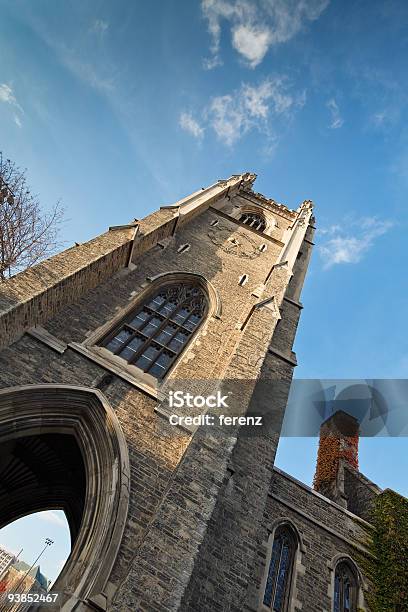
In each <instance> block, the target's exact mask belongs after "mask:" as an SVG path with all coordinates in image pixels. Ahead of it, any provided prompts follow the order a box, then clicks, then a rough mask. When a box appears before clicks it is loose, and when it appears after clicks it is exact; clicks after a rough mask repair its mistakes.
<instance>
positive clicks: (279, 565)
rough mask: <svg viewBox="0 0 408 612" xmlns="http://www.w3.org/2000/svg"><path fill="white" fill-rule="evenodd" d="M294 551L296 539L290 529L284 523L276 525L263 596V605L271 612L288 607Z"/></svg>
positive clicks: (278, 611)
mask: <svg viewBox="0 0 408 612" xmlns="http://www.w3.org/2000/svg"><path fill="white" fill-rule="evenodd" d="M295 552H296V540H295V536H294V534H293V533H292V530H291V529H290V528H289V527H287V526H286V525H284V526H281V527H278V528H277V529H276V532H275V537H274V540H273V545H272V554H271V560H270V563H269V569H268V576H267V579H266V586H265V592H264V598H263V604H264V606H267V607H268V608H269V609H270V610H272V611H273V612H284V611H286V610H287V609H288V602H289V594H290V583H291V580H292V573H293V562H294V558H295Z"/></svg>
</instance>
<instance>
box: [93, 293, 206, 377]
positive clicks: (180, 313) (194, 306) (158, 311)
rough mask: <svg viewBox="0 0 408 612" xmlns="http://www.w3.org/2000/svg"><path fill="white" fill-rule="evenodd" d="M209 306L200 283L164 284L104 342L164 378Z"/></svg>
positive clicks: (129, 361)
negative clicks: (198, 284) (199, 285)
mask: <svg viewBox="0 0 408 612" xmlns="http://www.w3.org/2000/svg"><path fill="white" fill-rule="evenodd" d="M206 310H207V299H206V296H205V294H204V292H203V291H202V289H201V288H200V287H198V286H197V285H193V284H190V283H183V284H178V285H168V286H165V287H161V288H160V290H159V291H158V293H157V294H155V295H153V296H151V297H150V298H149V299H148V300H147V301H146V302H145V303H144V304H143V305H141V306H139V308H138V309H136V310H134V311H133V312H132V313H131V314H130V315H129V316H128V317H127V318H126V320H125V321H123V322H122V324H121V325H120V327H118V328H116V330H114V331H113V332H111V333H110V334H109V335H108V336H107V337H105V339H104V340H103V341H102V343H101V344H102V346H104V347H105V348H107V349H108V350H109V351H111V352H112V353H113V354H114V355H117V356H118V357H121V358H122V359H124V360H125V361H127V362H128V363H130V364H133V365H135V366H137V367H138V368H140V369H141V370H143V371H144V372H148V373H149V374H151V375H152V376H154V377H155V378H159V379H160V378H163V376H164V375H165V374H166V372H167V371H168V369H169V368H170V366H171V365H172V364H173V363H174V361H175V359H176V358H177V356H178V355H180V353H181V352H182V350H183V349H184V347H185V346H186V344H187V342H188V341H189V339H190V337H191V335H192V334H193V333H194V331H195V330H196V329H197V327H198V326H199V324H200V323H201V321H202V320H203V317H204V316H205V314H206Z"/></svg>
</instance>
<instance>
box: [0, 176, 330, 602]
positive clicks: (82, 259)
mask: <svg viewBox="0 0 408 612" xmlns="http://www.w3.org/2000/svg"><path fill="white" fill-rule="evenodd" d="M255 178H256V177H255V175H254V174H250V173H245V174H241V175H234V176H232V177H231V178H229V179H228V180H220V181H218V182H217V183H215V184H214V185H211V186H210V187H208V188H206V189H202V190H199V191H197V192H195V193H193V194H192V195H190V196H188V197H186V198H184V199H183V200H180V201H179V202H177V203H175V204H173V205H170V206H163V207H161V208H160V209H159V210H157V211H156V212H154V213H152V214H151V215H149V216H147V217H146V218H144V219H143V220H141V221H140V222H139V221H137V222H136V221H135V222H133V223H130V224H128V225H119V226H115V227H111V228H109V231H107V232H106V233H105V234H102V235H101V236H98V237H97V238H95V239H93V240H91V241H89V242H87V243H85V244H80V245H76V246H74V247H72V248H69V249H67V250H66V251H64V252H62V253H60V254H58V255H56V256H54V257H52V258H50V259H48V260H47V261H45V262H43V263H41V264H39V265H37V266H35V267H34V268H32V269H30V270H27V271H25V272H22V273H20V274H18V275H16V276H15V277H13V278H11V279H10V280H8V281H6V282H5V283H3V284H1V285H0V342H1V346H0V349H1V350H0V364H1V368H0V384H1V389H2V390H1V392H0V437H1V444H0V484H1V486H0V527H1V526H4V525H6V524H7V523H9V522H10V521H12V520H14V519H16V518H18V517H20V516H24V515H25V514H28V513H30V512H34V511H39V510H45V509H49V508H61V509H63V510H64V511H65V513H66V516H67V520H68V523H69V526H70V531H71V538H72V551H71V555H70V557H69V559H68V561H67V563H66V565H65V567H64V568H63V570H62V572H61V574H60V576H59V578H58V580H57V583H56V585H55V587H54V589H55V590H56V591H58V592H59V593H60V595H59V600H58V604H59V606H60V608H61V609H63V610H67V611H68V610H77V611H82V610H118V611H119V610H121V611H124V610H129V611H141V610H145V611H176V610H185V611H187V610H200V611H204V610H208V611H210V610H211V611H212V610H234V611H239V610H248V611H249V610H258V609H268V608H267V607H266V608H265V607H262V606H264V604H263V603H262V601H263V590H264V589H265V580H266V578H265V559H266V555H267V553H266V552H264V553H262V554H261V555H260V554H259V550H260V548H262V547H263V546H264V540H265V539H267V537H268V536H267V534H266V531H265V530H266V526H265V512H268V516H269V518H270V519H271V520H272V519H273V516H274V514H273V513H274V512H277V511H275V510H273V509H272V510H271V509H270V504H271V499H272V498H271V483H272V482H273V481H274V479H275V480H276V478H277V473H276V472H274V470H273V464H274V458H275V452H276V447H277V443H278V438H279V429H280V424H281V421H282V418H283V414H284V408H285V404H286V399H287V391H288V385H289V383H290V380H291V378H292V373H293V369H294V366H295V365H296V357H295V354H294V353H293V351H292V345H293V341H294V337H295V333H296V328H297V324H298V320H299V315H300V312H301V309H302V305H301V303H300V301H299V298H300V292H301V288H302V285H303V282H304V278H305V274H306V271H307V267H308V263H309V258H310V255H311V250H312V245H313V242H312V237H313V231H314V227H313V217H312V203H311V202H310V201H305V202H303V203H302V204H301V205H300V206H299V208H297V209H296V210H290V209H288V208H287V207H286V206H284V205H282V204H278V203H277V202H275V201H274V200H272V199H268V198H266V197H264V196H263V195H261V194H259V193H256V192H255V191H254V190H253V183H254V180H255ZM223 384H224V385H225V384H228V385H229V392H230V393H231V394H232V396H233V413H234V414H235V415H238V414H239V415H245V414H246V413H247V411H248V408H249V407H250V405H251V402H252V401H253V398H254V396H256V395H257V394H259V391H260V390H261V391H262V393H261V396H262V401H265V397H266V400H267V401H268V402H269V408H268V409H269V414H270V415H272V421H273V427H271V428H264V429H263V430H262V432H261V434H259V435H256V434H255V435H250V434H248V432H247V427H246V426H245V425H242V424H241V422H235V421H234V423H233V424H232V425H231V426H229V429H228V431H227V432H226V430H225V428H224V429H223V428H220V427H218V428H217V427H215V428H214V429H211V427H200V426H196V425H194V424H193V425H191V426H190V425H189V424H188V423H186V422H185V421H183V420H182V419H180V420H179V421H177V424H175V425H174V424H171V422H170V421H169V416H170V414H171V412H173V413H174V412H175V413H176V416H178V417H180V416H185V412H183V411H182V409H180V413H177V409H172V408H171V406H169V403H168V401H167V400H168V396H167V391H168V389H169V388H171V389H173V390H174V389H177V388H182V389H183V390H184V391H186V390H187V391H192V392H193V393H194V394H200V393H201V394H204V393H207V394H208V392H209V391H211V392H212V391H214V390H215V389H219V388H220V386H221V387H222V385H223ZM268 385H272V387H270V386H268ZM273 385H275V386H273ZM265 389H266V392H265ZM270 389H274V392H273V393H270V395H269V396H268V393H269V391H268V390H270ZM183 410H184V409H183ZM199 412H203V411H202V410H200V411H199ZM271 513H272V514H271ZM277 514H281V512H280V511H279V512H277ZM276 518H278V516H276ZM262 555H263V556H262ZM286 597H289V595H286ZM291 609H292V608H291ZM303 609H307V608H303ZM316 609H317V608H316ZM319 609H320V608H319Z"/></svg>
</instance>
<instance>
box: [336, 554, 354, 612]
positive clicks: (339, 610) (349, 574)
mask: <svg viewBox="0 0 408 612" xmlns="http://www.w3.org/2000/svg"><path fill="white" fill-rule="evenodd" d="M356 610H357V580H356V577H355V573H354V572H353V571H352V569H351V568H350V566H349V564H348V563H347V562H346V561H342V562H341V563H339V564H338V565H337V566H336V571H335V574H334V612H356Z"/></svg>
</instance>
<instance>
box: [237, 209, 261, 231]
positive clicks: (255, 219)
mask: <svg viewBox="0 0 408 612" xmlns="http://www.w3.org/2000/svg"><path fill="white" fill-rule="evenodd" d="M239 220H240V221H241V223H245V225H249V227H253V228H254V229H256V230H258V231H259V232H263V231H264V230H265V227H266V223H265V219H264V218H263V217H262V216H261V215H258V214H257V213H252V212H244V213H243V214H242V215H241V216H240V218H239Z"/></svg>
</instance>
